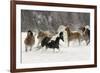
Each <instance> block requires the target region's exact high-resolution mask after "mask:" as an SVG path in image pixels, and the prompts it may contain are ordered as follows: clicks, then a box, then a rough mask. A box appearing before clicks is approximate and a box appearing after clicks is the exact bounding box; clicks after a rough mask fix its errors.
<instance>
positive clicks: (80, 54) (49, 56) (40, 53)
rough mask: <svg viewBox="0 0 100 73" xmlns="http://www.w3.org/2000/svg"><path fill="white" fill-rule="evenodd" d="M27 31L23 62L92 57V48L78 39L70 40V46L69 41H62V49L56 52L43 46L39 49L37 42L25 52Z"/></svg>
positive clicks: (46, 61)
mask: <svg viewBox="0 0 100 73" xmlns="http://www.w3.org/2000/svg"><path fill="white" fill-rule="evenodd" d="M25 37H26V33H22V48H21V56H22V57H21V58H22V63H23V64H31V63H53V62H69V61H87V60H89V59H90V48H89V45H88V46H86V45H85V43H84V42H82V43H81V45H80V46H79V43H78V42H77V41H72V42H70V46H69V47H68V46H67V43H64V42H62V41H60V51H59V52H58V51H57V50H56V52H54V50H53V49H47V50H46V49H45V48H41V49H40V50H37V49H38V48H36V47H37V42H38V39H36V43H35V45H34V46H33V48H32V51H28V52H25V45H24V40H25Z"/></svg>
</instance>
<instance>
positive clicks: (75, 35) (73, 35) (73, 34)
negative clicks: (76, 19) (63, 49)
mask: <svg viewBox="0 0 100 73" xmlns="http://www.w3.org/2000/svg"><path fill="white" fill-rule="evenodd" d="M65 31H67V38H68V46H69V44H70V41H72V40H76V39H77V40H78V41H79V45H80V37H81V34H80V33H79V32H78V31H75V32H72V31H71V30H70V28H69V27H66V28H65Z"/></svg>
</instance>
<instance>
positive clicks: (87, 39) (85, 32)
mask: <svg viewBox="0 0 100 73" xmlns="http://www.w3.org/2000/svg"><path fill="white" fill-rule="evenodd" d="M80 29H81V31H82V37H83V40H85V42H86V45H88V44H89V43H90V30H89V29H88V28H86V27H85V26H83V27H81V28H80Z"/></svg>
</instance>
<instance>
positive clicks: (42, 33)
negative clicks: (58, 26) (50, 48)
mask: <svg viewBox="0 0 100 73" xmlns="http://www.w3.org/2000/svg"><path fill="white" fill-rule="evenodd" d="M52 36H53V33H51V32H49V31H40V32H38V36H37V39H38V40H39V41H38V47H39V44H41V41H42V40H43V39H44V38H45V37H50V38H51V37H52ZM40 47H41V46H40Z"/></svg>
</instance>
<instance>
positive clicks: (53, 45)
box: [41, 32, 64, 50]
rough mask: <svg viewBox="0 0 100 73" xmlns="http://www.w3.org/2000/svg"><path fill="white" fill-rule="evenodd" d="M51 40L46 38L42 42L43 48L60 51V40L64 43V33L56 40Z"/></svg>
mask: <svg viewBox="0 0 100 73" xmlns="http://www.w3.org/2000/svg"><path fill="white" fill-rule="evenodd" d="M50 39H51V38H50V37H45V38H44V39H43V40H42V42H41V46H42V47H44V46H46V49H48V48H51V49H54V50H55V49H56V48H57V49H58V50H59V40H60V39H61V40H62V41H64V39H63V32H60V33H59V36H57V37H56V39H55V40H50Z"/></svg>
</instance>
